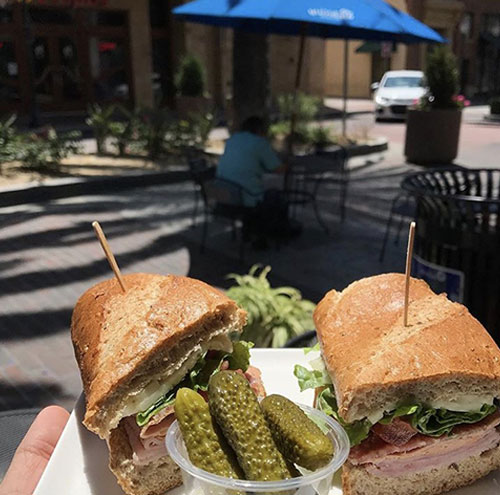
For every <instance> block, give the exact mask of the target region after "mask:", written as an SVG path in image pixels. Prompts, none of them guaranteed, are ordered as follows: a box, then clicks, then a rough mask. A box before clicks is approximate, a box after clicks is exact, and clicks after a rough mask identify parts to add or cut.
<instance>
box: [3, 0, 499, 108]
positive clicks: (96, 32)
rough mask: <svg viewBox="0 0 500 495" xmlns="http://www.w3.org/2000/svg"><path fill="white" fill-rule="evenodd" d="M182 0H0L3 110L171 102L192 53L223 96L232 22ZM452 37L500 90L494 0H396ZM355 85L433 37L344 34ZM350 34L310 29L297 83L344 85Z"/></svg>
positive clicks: (468, 88)
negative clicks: (406, 41) (190, 10)
mask: <svg viewBox="0 0 500 495" xmlns="http://www.w3.org/2000/svg"><path fill="white" fill-rule="evenodd" d="M183 1H186V0H26V2H21V1H20V0H17V1H16V0H11V1H5V0H4V1H3V2H2V1H1V0H0V115H1V114H5V113H7V112H12V111H16V112H24V113H27V112H29V111H30V109H32V107H33V100H32V95H33V94H34V95H36V104H37V107H38V108H39V110H41V111H44V112H54V111H57V112H75V111H76V112H82V111H84V110H85V109H86V108H87V107H88V105H89V104H90V103H93V102H96V103H103V104H105V103H108V102H116V101H119V102H123V103H126V104H129V105H141V106H152V105H160V104H168V105H172V103H173V101H174V99H175V88H174V73H175V69H176V66H177V63H178V61H179V59H180V58H181V56H182V55H183V54H184V53H194V54H197V55H198V57H199V59H200V60H201V61H202V63H203V65H204V68H205V72H206V83H207V85H206V86H207V92H208V94H209V95H210V97H211V98H212V99H213V100H214V102H215V103H216V104H217V105H218V106H221V107H222V106H224V104H225V101H226V100H227V99H230V98H231V96H232V37H233V34H232V30H230V29H218V28H214V27H209V26H202V25H196V24H189V23H182V22H177V21H175V20H174V19H173V17H172V15H171V14H170V11H171V9H172V7H173V6H174V5H176V4H178V3H183ZM389 2H390V3H392V4H394V5H395V6H396V7H398V8H400V9H402V10H404V11H407V12H408V13H410V14H411V15H413V16H414V17H416V18H418V19H420V20H421V21H422V22H424V23H426V24H428V25H429V26H431V27H432V28H434V29H436V30H437V31H439V32H440V33H441V34H443V35H444V36H445V37H447V38H448V39H449V40H450V45H451V47H452V49H453V51H454V52H455V53H456V55H457V57H458V61H459V67H460V74H461V76H460V78H461V79H460V80H461V87H462V91H463V92H464V93H465V94H467V96H469V97H472V96H475V95H484V96H490V95H493V94H499V93H500V1H499V0H389ZM268 46H269V50H268V58H269V67H270V86H271V88H270V89H271V93H272V94H278V93H284V92H290V91H292V90H293V87H294V81H295V74H296V68H297V61H298V52H299V40H298V38H297V37H286V36H269V41H268ZM348 50H349V68H348V88H349V96H350V97H369V96H370V85H371V83H373V82H375V81H377V80H379V78H380V77H381V75H382V74H383V73H384V72H385V71H386V70H388V69H405V68H408V69H422V68H424V67H425V60H426V55H427V51H428V50H429V47H428V46H427V45H425V44H422V45H411V46H404V45H396V46H393V45H391V44H378V43H363V42H361V41H354V40H353V41H349V42H348ZM343 54H344V41H343V40H326V41H325V40H321V39H313V38H309V39H307V43H306V52H305V57H304V67H303V71H302V80H301V82H300V85H301V89H302V90H303V91H305V92H307V93H311V94H316V95H323V96H339V95H341V94H342V82H343V70H344V66H343Z"/></svg>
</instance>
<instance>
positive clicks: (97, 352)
mask: <svg viewBox="0 0 500 495" xmlns="http://www.w3.org/2000/svg"><path fill="white" fill-rule="evenodd" d="M124 281H125V286H126V289H127V290H126V292H125V293H124V292H122V290H121V289H120V286H119V285H118V283H117V281H116V280H115V279H112V280H107V281H105V282H102V283H99V284H97V285H96V286H94V287H92V288H91V289H90V290H88V291H87V292H86V293H85V294H84V295H83V296H82V297H81V298H80V299H79V301H78V302H77V304H76V306H75V309H74V312H73V317H72V322H71V335H72V340H73V345H74V349H75V355H76V359H77V361H78V364H79V367H80V371H81V375H82V381H83V387H84V392H85V398H86V414H85V418H84V424H85V426H86V427H87V428H88V429H89V430H91V431H93V432H94V433H96V434H97V435H99V436H100V437H101V438H103V439H105V440H106V441H107V443H108V447H109V451H110V468H111V470H112V471H113V473H114V474H115V476H116V477H117V479H118V482H119V484H120V485H121V486H122V488H123V490H124V491H125V492H126V493H128V494H130V495H159V494H161V493H164V492H165V491H167V490H169V489H171V488H173V487H175V486H177V485H179V484H180V483H181V478H180V474H179V470H178V468H177V466H176V465H175V464H174V462H173V461H172V460H171V459H170V457H169V456H168V454H167V451H166V448H165V444H164V437H165V434H166V431H167V429H168V427H169V426H170V424H171V423H172V422H173V420H174V410H173V405H174V403H175V394H176V390H177V388H178V387H179V386H183V387H186V386H187V387H190V388H193V389H194V390H197V391H198V392H199V393H201V394H204V393H205V391H206V389H207V385H208V379H209V378H210V376H211V374H212V373H214V372H215V371H217V370H218V369H221V368H222V369H227V368H230V369H241V370H242V372H243V373H244V374H245V375H246V376H247V378H248V379H249V381H250V382H251V384H252V385H253V388H254V389H256V390H257V391H258V392H260V393H261V394H262V393H263V389H262V386H261V383H260V377H259V375H260V374H259V372H258V370H255V369H253V368H252V367H249V361H248V359H249V349H248V348H249V346H248V345H247V344H245V343H242V342H238V343H235V344H234V345H233V343H232V342H231V339H230V338H229V336H230V335H231V334H233V333H237V332H241V330H242V327H243V325H244V324H245V321H246V313H245V312H244V311H243V310H241V309H240V308H238V306H237V305H236V304H235V303H234V302H233V301H232V300H230V299H229V298H227V297H226V296H225V295H224V294H222V293H221V292H219V291H218V290H216V289H214V288H213V287H211V286H209V285H207V284H205V283H203V282H200V281H198V280H194V279H191V278H187V277H180V276H173V275H169V276H160V275H151V274H132V275H126V276H124Z"/></svg>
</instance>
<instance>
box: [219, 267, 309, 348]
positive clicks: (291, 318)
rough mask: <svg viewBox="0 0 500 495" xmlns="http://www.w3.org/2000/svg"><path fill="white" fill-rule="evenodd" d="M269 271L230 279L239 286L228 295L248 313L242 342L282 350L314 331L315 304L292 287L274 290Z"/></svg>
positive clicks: (234, 276)
mask: <svg viewBox="0 0 500 495" xmlns="http://www.w3.org/2000/svg"><path fill="white" fill-rule="evenodd" d="M259 270H260V272H259ZM270 271H271V267H269V266H266V267H264V268H262V267H261V266H260V265H254V266H252V268H251V269H250V272H249V273H248V274H247V275H237V274H230V275H228V278H230V279H233V280H234V281H235V282H236V283H235V285H233V286H232V287H231V288H230V289H229V290H228V291H227V295H228V297H230V298H231V299H233V300H234V301H236V303H237V304H238V305H239V306H241V307H242V308H243V309H245V310H246V311H247V313H248V319H247V323H246V325H245V327H244V328H243V333H242V334H241V336H240V338H241V339H242V340H246V341H249V342H253V343H254V344H255V346H256V347H282V346H284V345H285V344H286V343H287V342H288V341H289V340H290V339H291V338H293V337H296V336H298V335H301V334H303V333H304V332H307V331H308V330H312V329H314V323H313V319H312V314H313V311H314V308H315V304H314V303H313V302H311V301H308V300H307V299H303V298H302V295H301V293H300V292H299V291H298V290H297V289H295V288H293V287H271V284H270V283H269V281H268V280H267V275H268V274H269V272H270Z"/></svg>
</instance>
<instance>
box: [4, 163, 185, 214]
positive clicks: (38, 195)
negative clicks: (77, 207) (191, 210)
mask: <svg viewBox="0 0 500 495" xmlns="http://www.w3.org/2000/svg"><path fill="white" fill-rule="evenodd" d="M189 179H190V174H189V171H188V170H173V171H169V172H159V173H150V174H130V175H120V176H107V177H96V178H90V179H89V178H86V179H62V180H58V181H54V182H53V183H52V184H42V185H39V184H36V183H35V184H34V183H30V184H28V185H27V186H25V187H22V188H18V189H4V190H1V191H0V208H1V207H7V206H15V205H19V204H27V203H39V202H43V201H50V200H52V199H60V198H69V197H72V196H80V195H88V194H107V193H112V192H116V191H122V190H124V189H133V188H135V187H147V186H154V185H158V184H175V183H178V182H184V181H187V180H189Z"/></svg>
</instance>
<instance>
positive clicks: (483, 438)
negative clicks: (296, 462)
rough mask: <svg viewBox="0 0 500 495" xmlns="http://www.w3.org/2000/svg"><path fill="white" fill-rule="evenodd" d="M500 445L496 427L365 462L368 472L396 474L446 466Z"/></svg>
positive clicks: (390, 475)
mask: <svg viewBox="0 0 500 495" xmlns="http://www.w3.org/2000/svg"><path fill="white" fill-rule="evenodd" d="M498 445H500V432H498V431H497V430H496V429H495V428H492V429H490V430H487V431H486V432H482V434H481V435H480V436H479V437H470V436H468V437H467V436H466V437H465V438H453V439H452V440H449V441H446V440H443V441H442V442H436V443H434V444H433V445H430V446H428V447H424V448H422V449H417V450H413V451H412V452H406V453H403V454H396V455H390V456H387V457H386V458H385V459H383V460H380V461H378V462H377V463H375V464H368V466H367V469H368V471H369V472H371V473H373V474H375V475H378V476H384V477H396V476H402V475H407V474H411V473H417V472H421V471H426V470H429V469H433V468H435V467H437V466H443V465H444V466H449V465H450V464H453V463H458V462H461V461H463V460H464V459H467V458H468V457H472V456H475V455H479V454H482V453H483V452H487V451H488V450H490V449H492V448H494V447H497V446H498Z"/></svg>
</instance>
